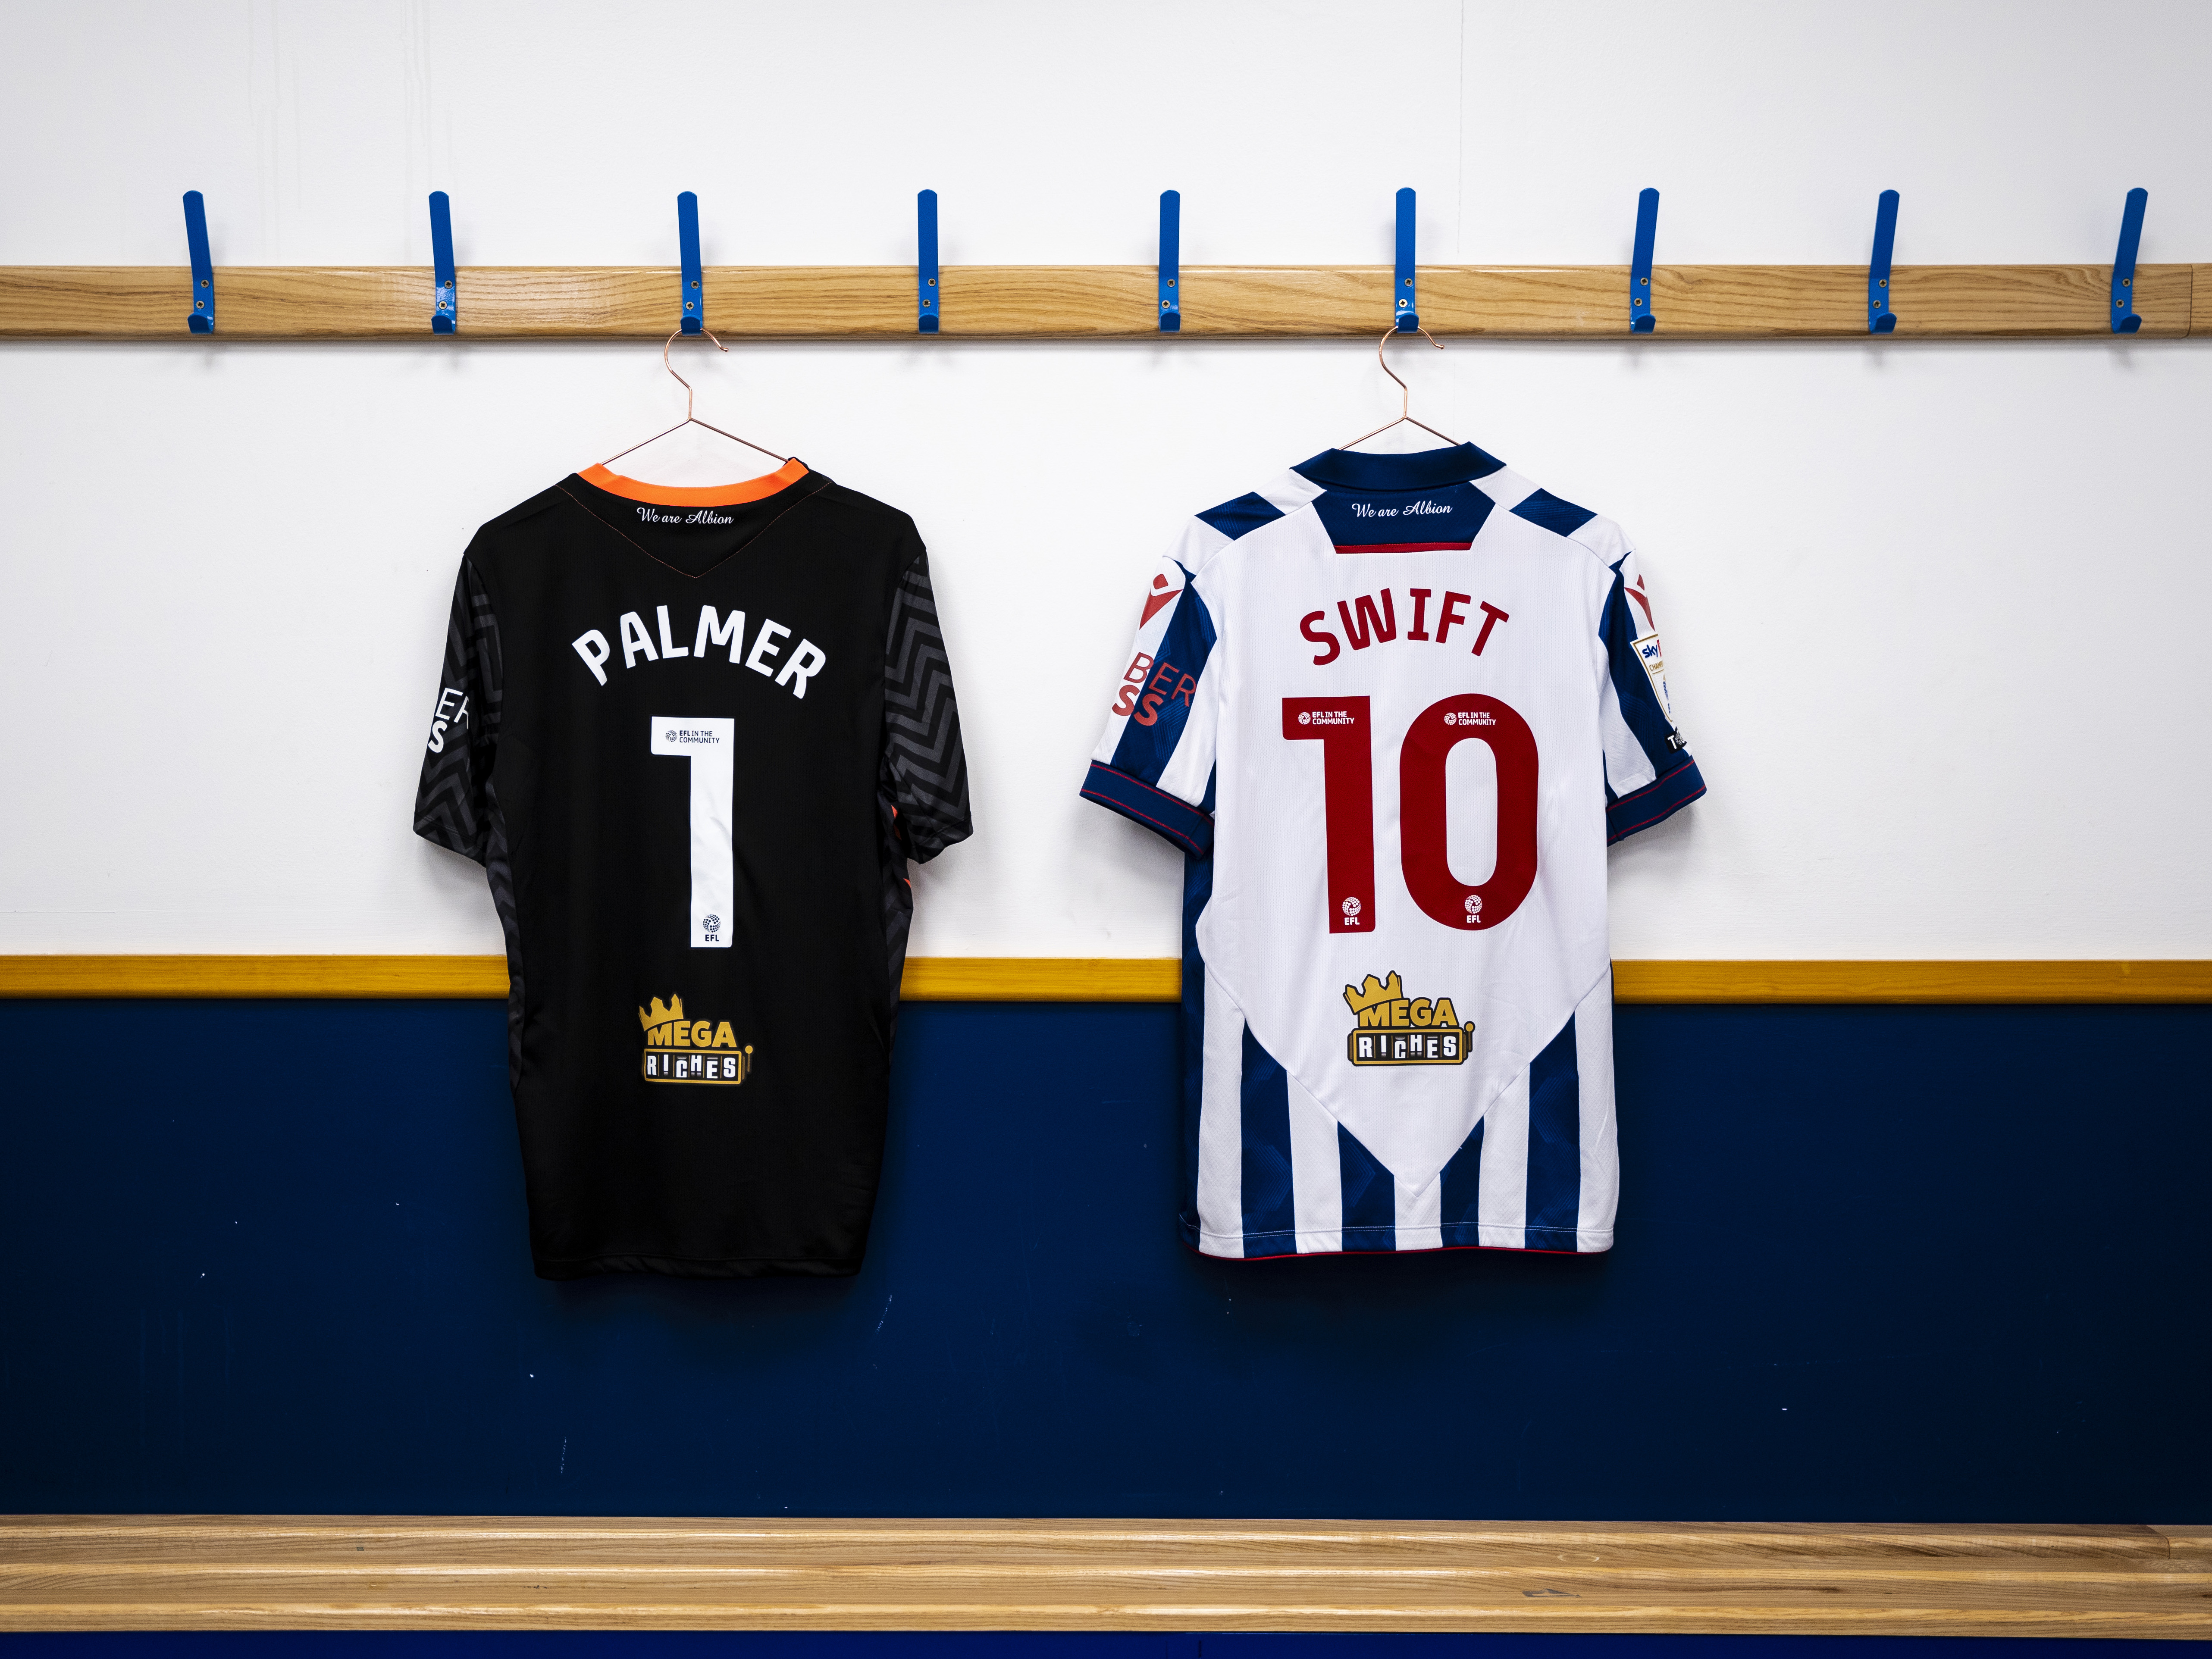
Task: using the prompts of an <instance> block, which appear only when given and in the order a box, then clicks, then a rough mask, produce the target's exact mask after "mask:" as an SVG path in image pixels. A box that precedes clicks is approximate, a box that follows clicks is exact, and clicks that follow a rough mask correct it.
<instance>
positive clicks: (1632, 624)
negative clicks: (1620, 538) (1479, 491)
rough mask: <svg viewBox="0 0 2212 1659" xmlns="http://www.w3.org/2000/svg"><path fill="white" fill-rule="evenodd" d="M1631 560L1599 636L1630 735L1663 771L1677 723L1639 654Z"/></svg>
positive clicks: (1618, 573) (1609, 598)
mask: <svg viewBox="0 0 2212 1659" xmlns="http://www.w3.org/2000/svg"><path fill="white" fill-rule="evenodd" d="M1516 511H1517V509H1516ZM1627 562H1628V556H1627V555H1626V554H1623V555H1622V556H1621V558H1620V563H1619V564H1616V565H1614V566H1613V591H1612V592H1610V593H1608V594H1607V595H1606V596H1605V609H1604V611H1601V613H1600V614H1599V616H1598V623H1597V632H1598V638H1599V639H1600V640H1601V641H1604V644H1605V655H1606V663H1607V667H1608V668H1609V669H1610V670H1611V671H1612V674H1613V695H1614V696H1616V697H1618V698H1619V699H1620V717H1621V719H1622V720H1626V722H1627V723H1628V730H1629V734H1630V735H1631V736H1632V737H1633V738H1635V739H1636V742H1637V745H1638V747H1639V748H1641V749H1642V750H1644V758H1645V759H1646V760H1648V761H1650V763H1651V769H1652V770H1653V771H1654V772H1663V771H1665V770H1666V769H1667V768H1668V764H1669V763H1671V762H1672V761H1673V760H1674V756H1675V754H1676V753H1677V751H1676V750H1673V749H1671V748H1669V747H1668V744H1667V739H1668V737H1670V736H1671V735H1673V732H1674V721H1672V720H1668V718H1667V714H1666V711H1665V710H1663V709H1662V708H1660V707H1659V694H1658V693H1657V692H1656V691H1655V690H1652V689H1651V677H1650V675H1649V674H1647V673H1645V672H1644V663H1643V661H1642V659H1640V658H1638V656H1637V654H1636V643H1635V642H1636V637H1637V635H1638V634H1640V633H1642V632H1644V629H1639V628H1638V626H1637V625H1636V615H1635V611H1634V610H1633V609H1632V602H1631V600H1630V599H1629V597H1628V583H1627V579H1626V576H1625V575H1624V574H1623V573H1622V569H1621V566H1622V565H1625V564H1626V563H1627ZM1606 790H1607V795H1606V799H1607V800H1611V799H1613V793H1612V790H1613V784H1612V782H1611V781H1610V780H1608V781H1607V783H1606Z"/></svg>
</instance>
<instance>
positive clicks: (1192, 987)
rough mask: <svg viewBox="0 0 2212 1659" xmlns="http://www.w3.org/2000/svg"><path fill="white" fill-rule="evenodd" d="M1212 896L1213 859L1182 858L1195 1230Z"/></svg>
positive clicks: (1189, 1232)
mask: <svg viewBox="0 0 2212 1659" xmlns="http://www.w3.org/2000/svg"><path fill="white" fill-rule="evenodd" d="M1212 896H1213V860H1212V859H1202V858H1187V859H1185V860H1183V866H1182V1228H1183V1235H1184V1237H1194V1236H1195V1234H1196V1232H1197V1230H1198V1121H1199V1115H1200V1112H1201V1111H1203V1110H1204V1109H1205V1106H1206V958H1205V957H1202V956H1200V954H1199V950H1198V919H1199V918H1200V916H1202V915H1205V914H1206V901H1207V900H1208V899H1210V898H1212Z"/></svg>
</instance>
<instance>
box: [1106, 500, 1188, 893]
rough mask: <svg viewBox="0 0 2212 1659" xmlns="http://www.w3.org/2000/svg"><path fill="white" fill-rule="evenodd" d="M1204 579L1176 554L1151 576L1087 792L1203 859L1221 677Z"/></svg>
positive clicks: (1109, 710)
mask: <svg viewBox="0 0 2212 1659" xmlns="http://www.w3.org/2000/svg"><path fill="white" fill-rule="evenodd" d="M1217 539H1218V538H1217ZM1200 586H1201V583H1200V579H1198V578H1197V577H1194V575H1193V574H1192V573H1191V571H1190V569H1189V568H1188V567H1187V566H1186V565H1184V564H1183V562H1182V561H1181V560H1180V559H1177V558H1175V557H1172V556H1170V557H1169V558H1165V559H1163V560H1162V561H1161V562H1160V564H1159V568H1158V570H1156V571H1155V572H1154V573H1153V575H1152V582H1151V585H1150V586H1148V587H1147V588H1146V591H1145V599H1144V608H1143V610H1142V611H1141V612H1140V613H1139V617H1138V619H1137V637H1136V639H1135V641H1134V642H1133V644H1132V646H1131V647H1130V653H1129V659H1128V666H1127V668H1125V669H1123V670H1122V671H1121V684H1119V685H1117V686H1116V687H1115V690H1114V696H1113V702H1112V703H1111V704H1110V705H1109V708H1108V710H1107V715H1106V731H1105V733H1104V735H1103V737H1101V738H1099V740H1098V747H1097V749H1096V750H1093V751H1092V754H1091V770H1090V773H1089V775H1087V776H1086V777H1085V780H1084V783H1083V790H1082V793H1083V796H1084V799H1086V800H1094V801H1096V802H1097V803H1098V804H1099V805H1101V806H1105V807H1109V808H1111V809H1112V810H1113V811H1116V812H1119V813H1121V815H1122V816H1123V817H1127V818H1131V819H1133V820H1135V821H1136V822H1137V823H1141V824H1143V825H1144V826H1145V827H1146V829H1150V830H1152V831H1153V832H1155V833H1156V834H1158V835H1161V836H1165V837H1166V838H1167V839H1168V840H1170V841H1171V842H1174V843H1175V844H1176V846H1178V847H1180V848H1182V849H1183V851H1185V852H1186V853H1188V854H1192V855H1193V856H1194V857H1199V858H1203V857H1205V856H1206V854H1208V853H1209V852H1210V851H1212V847H1213V818H1212V814H1211V813H1209V812H1208V811H1206V803H1207V799H1208V796H1209V794H1210V793H1211V785H1212V775H1213V755H1214V739H1215V734H1216V732H1217V731H1218V728H1219V723H1220V722H1219V696H1220V684H1221V680H1220V675H1219V673H1218V671H1214V665H1213V658H1214V645H1215V642H1216V635H1215V630H1214V623H1213V616H1212V611H1210V609H1209V608H1208V606H1207V605H1206V599H1205V595H1204V594H1203V593H1202V592H1200Z"/></svg>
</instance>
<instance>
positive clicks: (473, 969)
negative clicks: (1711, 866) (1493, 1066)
mask: <svg viewBox="0 0 2212 1659" xmlns="http://www.w3.org/2000/svg"><path fill="white" fill-rule="evenodd" d="M901 989H902V995H903V996H904V997H905V998H906V999H907V1000H908V1001H910V1002H1172V1001H1174V1000H1176V997H1177V996H1179V995H1180V994H1182V964H1181V963H1178V962H1177V961H1176V960H1175V958H1173V957H911V958H909V959H908V962H907V965H906V981H905V983H904V985H903V986H902V987H901ZM506 994H507V962H506V959H505V958H504V957H456V956H421V957H384V956H329V957H308V956H251V957H249V956H9V957H0V997H502V996H505V995H506ZM1613 994H1614V1000H1616V1001H1619V1002H1625V1003H1626V1002H1659V1003H1676V1002H1730V1003H1735V1002H1982V1003H1990V1002H2212V962H2206V961H2193V960H2171V961H2152V962H1617V963H1613Z"/></svg>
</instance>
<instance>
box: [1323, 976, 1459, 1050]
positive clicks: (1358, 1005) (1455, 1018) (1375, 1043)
mask: <svg viewBox="0 0 2212 1659" xmlns="http://www.w3.org/2000/svg"><path fill="white" fill-rule="evenodd" d="M1344 1000H1345V1001H1346V1004H1348V1005H1349V1006H1350V1007H1351V1009H1352V1012H1353V1013H1354V1014H1356V1015H1358V1018H1359V1024H1358V1026H1357V1027H1356V1028H1355V1029H1354V1030H1352V1035H1351V1036H1348V1037H1346V1039H1345V1054H1346V1057H1348V1058H1349V1059H1350V1060H1351V1061H1352V1064H1353V1065H1354V1066H1458V1065H1462V1064H1464V1063H1465V1062H1466V1060H1467V1055H1468V1049H1470V1048H1473V1047H1474V1021H1473V1020H1469V1021H1468V1022H1467V1023H1466V1024H1464V1025H1462V1024H1461V1023H1460V1018H1459V1012H1458V1011H1457V1010H1456V1009H1455V1008H1454V1007H1453V1006H1452V1000H1451V999H1450V998H1449V997H1438V998H1437V1000H1435V1001H1433V1002H1431V1000H1429V999H1428V998H1426V997H1409V996H1407V994H1406V987H1405V984H1404V982H1403V981H1401V980H1400V978H1399V977H1398V973H1397V970H1396V969H1392V970H1391V973H1390V977H1389V979H1387V980H1378V979H1376V977H1375V975H1372V974H1370V975H1368V976H1367V978H1366V981H1365V982H1364V983H1363V984H1360V985H1357V986H1352V985H1347V986H1346V987H1344Z"/></svg>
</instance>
